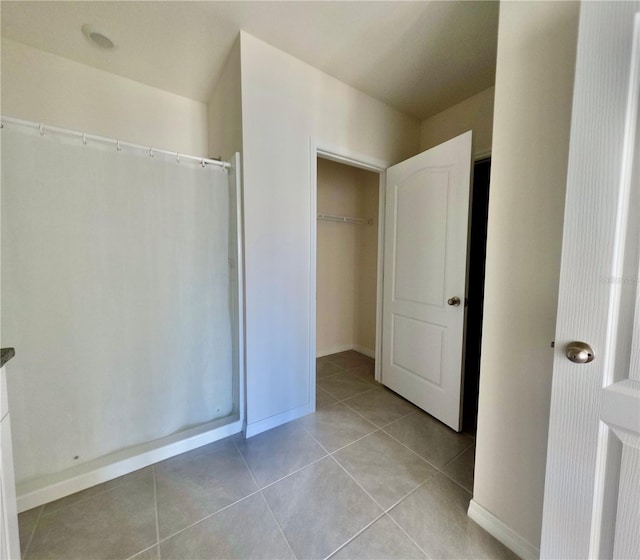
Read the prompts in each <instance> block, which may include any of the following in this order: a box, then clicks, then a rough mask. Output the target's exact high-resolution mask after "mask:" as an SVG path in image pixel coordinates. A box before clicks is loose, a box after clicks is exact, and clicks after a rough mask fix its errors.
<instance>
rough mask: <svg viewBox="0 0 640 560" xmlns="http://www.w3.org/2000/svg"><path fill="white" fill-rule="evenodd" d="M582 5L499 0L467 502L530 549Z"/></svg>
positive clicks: (543, 444)
mask: <svg viewBox="0 0 640 560" xmlns="http://www.w3.org/2000/svg"><path fill="white" fill-rule="evenodd" d="M578 12H579V5H578V4H577V3H562V2H504V3H501V6H500V25H499V36H498V58H497V75H496V91H495V118H494V125H493V165H492V173H491V197H490V206H489V231H488V241H487V273H486V288H485V319H484V331H483V341H482V363H481V373H480V402H479V413H478V433H477V456H476V470H475V485H474V497H473V499H474V502H476V503H477V504H479V505H480V506H481V507H482V508H484V509H485V510H487V511H488V512H489V513H490V514H492V515H493V516H495V517H496V518H497V519H498V520H500V521H501V522H503V523H504V524H505V525H506V526H508V527H509V529H510V530H512V531H513V532H514V533H515V534H517V535H519V536H520V537H521V538H522V539H523V540H524V543H525V544H526V543H528V544H529V545H530V546H531V547H532V548H533V549H535V548H538V546H539V541H540V528H541V518H542V500H543V489H544V476H545V458H546V448H547V430H548V417H549V402H550V386H551V373H552V356H553V350H552V349H551V348H550V343H551V341H552V340H553V338H554V330H555V318H556V307H557V297H558V295H557V294H558V278H559V270H560V249H561V243H562V222H563V209H564V193H565V181H566V173H567V157H568V147H569V128H570V117H571V103H572V93H573V76H574V66H575V51H576V41H577V25H578Z"/></svg>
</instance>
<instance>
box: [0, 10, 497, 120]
mask: <svg viewBox="0 0 640 560" xmlns="http://www.w3.org/2000/svg"><path fill="white" fill-rule="evenodd" d="M0 6H1V11H2V13H1V16H2V35H3V36H4V37H8V38H10V39H13V40H16V41H19V42H21V43H25V44H27V45H30V46H33V47H36V48H38V49H42V50H45V51H48V52H51V53H54V54H57V55H60V56H63V57H66V58H69V59H72V60H75V61H77V62H81V63H83V64H87V65H90V66H94V67H96V68H100V69H102V70H106V71H107V72H111V73H113V74H117V75H120V76H124V77H127V78H131V79H134V80H136V81H138V82H142V83H144V84H148V85H151V86H154V87H158V88H161V89H163V90H166V91H170V92H173V93H176V94H179V95H182V96H185V97H189V98H191V99H195V100H198V101H203V102H206V101H208V99H209V97H210V95H211V92H212V91H213V88H214V86H215V83H216V80H217V78H218V76H219V75H220V72H221V70H222V68H223V66H224V63H225V61H226V59H227V57H228V55H229V52H230V50H231V47H232V45H233V43H234V41H235V39H236V37H237V35H238V32H239V30H240V29H243V30H245V31H246V32H247V33H249V34H251V35H253V36H255V37H257V38H259V39H262V40H263V41H265V42H267V43H269V44H271V45H273V46H275V47H277V48H279V49H282V50H284V51H286V52H288V53H290V54H291V55H293V56H295V57H297V58H299V59H301V60H303V61H305V62H307V63H309V64H311V65H313V66H315V67H316V68H319V69H321V70H323V71H324V72H326V73H327V74H330V75H331V76H334V77H336V78H338V79H339V80H341V81H343V82H345V83H347V84H349V85H351V86H353V87H355V88H357V89H359V90H361V91H363V92H365V93H367V94H369V95H371V96H372V97H375V98H377V99H379V100H381V101H384V102H385V103H387V104H389V105H391V106H393V107H395V108H396V109H398V110H400V111H402V112H404V113H406V114H408V115H412V116H414V117H416V118H418V119H424V118H426V117H429V116H431V115H433V114H435V113H437V112H439V111H441V110H443V109H445V108H447V107H450V106H451V105H454V104H456V103H458V102H460V101H462V100H463V99H466V98H467V97H470V96H471V95H474V94H476V93H478V92H480V91H482V90H483V89H486V88H488V87H490V86H491V85H493V83H494V79H495V62H496V45H497V30H498V2H494V1H489V2H484V1H483V2H480V1H462V2H458V1H444V2H442V1H438V2H427V1H421V2H405V1H355V2H351V1H350V2H343V1H334V2H326V1H320V2H315V1H287V2H275V1H274V2H272V1H226V2H213V1H211V2H209V1H190V0H183V1H174V2H167V1H142V2H138V1H114V0H112V1H89V2H82V1H72V2H68V1H51V2H41V1H36V2H32V1H7V0H2V2H1V3H0ZM83 24H90V25H92V26H93V27H94V28H95V29H96V30H97V31H99V32H101V33H103V34H105V35H107V36H108V37H109V38H111V40H112V41H113V42H114V43H115V45H116V48H115V49H113V50H110V51H105V50H101V49H100V48H98V47H96V46H95V45H93V44H92V43H90V41H89V40H88V39H87V38H86V37H85V36H84V35H83V34H82V32H81V30H80V28H81V26H82V25H83Z"/></svg>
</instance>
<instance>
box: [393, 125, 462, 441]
mask: <svg viewBox="0 0 640 560" xmlns="http://www.w3.org/2000/svg"><path fill="white" fill-rule="evenodd" d="M470 171H471V132H466V133H465V134H462V135H460V136H458V137H456V138H454V139H452V140H449V141H448V142H445V143H444V144H440V145H439V146H436V147H435V148H432V149H430V150H427V151H426V152H423V153H422V154H419V155H417V156H415V157H412V158H411V159H408V160H406V161H403V162H401V163H399V164H397V165H394V166H393V167H390V168H389V169H388V170H387V185H386V208H385V243H384V290H383V312H382V313H383V319H382V321H383V326H382V373H381V381H382V383H383V384H384V385H386V386H388V387H389V388H390V389H392V390H394V391H395V392H397V393H399V394H400V395H402V396H403V397H405V398H406V399H408V400H410V401H411V402H413V403H414V404H416V405H417V406H419V407H420V408H422V409H423V410H425V411H427V412H428V413H429V414H431V415H433V416H435V417H436V418H438V419H439V420H441V421H442V422H444V423H445V424H447V425H448V426H450V427H451V428H453V429H454V430H456V431H459V430H460V420H461V414H460V397H461V394H460V392H461V391H460V389H461V380H462V348H463V334H464V314H465V307H464V301H465V281H466V264H467V232H468V219H469V184H470ZM452 298H458V300H459V304H458V305H455V301H454V300H452Z"/></svg>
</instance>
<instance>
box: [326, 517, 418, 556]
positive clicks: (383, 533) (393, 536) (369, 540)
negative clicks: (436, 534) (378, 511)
mask: <svg viewBox="0 0 640 560" xmlns="http://www.w3.org/2000/svg"><path fill="white" fill-rule="evenodd" d="M375 558H377V559H381V560H382V559H384V560H414V559H415V560H419V559H422V558H426V556H425V555H424V553H423V552H422V551H421V550H420V549H419V548H418V547H417V546H416V545H415V544H414V543H413V542H411V539H409V538H408V537H407V535H405V534H404V533H403V532H402V530H401V529H400V528H399V527H398V526H397V525H396V524H395V523H394V522H393V521H392V520H391V519H390V518H389V517H388V516H386V515H385V516H383V517H381V518H380V519H378V520H377V521H376V522H375V523H374V524H373V525H371V526H370V527H368V528H367V529H365V530H364V531H363V532H362V533H361V534H360V535H358V536H357V537H356V538H355V539H354V540H352V541H351V542H350V543H348V544H347V545H346V546H345V547H344V548H341V549H340V550H339V551H338V552H337V553H336V554H334V555H333V556H332V557H331V560H372V559H375Z"/></svg>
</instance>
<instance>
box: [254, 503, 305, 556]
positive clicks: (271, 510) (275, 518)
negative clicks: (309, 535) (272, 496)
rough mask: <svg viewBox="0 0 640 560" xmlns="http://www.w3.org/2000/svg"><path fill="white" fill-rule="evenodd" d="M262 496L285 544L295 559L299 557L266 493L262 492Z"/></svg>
mask: <svg viewBox="0 0 640 560" xmlns="http://www.w3.org/2000/svg"><path fill="white" fill-rule="evenodd" d="M260 495H261V496H262V499H263V500H264V503H265V504H267V508H268V509H269V511H270V512H271V517H273V520H274V521H275V522H276V525H277V526H278V530H279V531H280V534H281V535H282V538H283V539H284V542H285V543H287V546H288V547H289V550H290V551H291V554H293V557H294V558H297V557H298V555H297V554H296V553H295V552H294V551H293V547H292V546H291V543H290V542H289V539H288V538H287V536H286V535H285V534H284V529H283V528H282V525H280V521H279V519H278V517H277V516H276V514H275V512H274V511H273V509H272V507H271V504H270V503H269V500H267V497H266V496H265V495H264V493H263V492H262V491H260Z"/></svg>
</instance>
